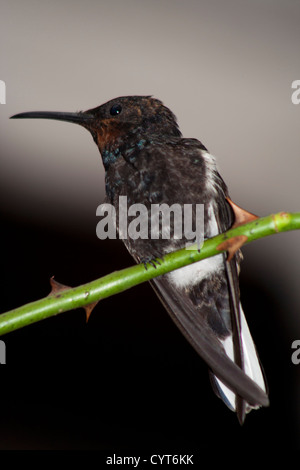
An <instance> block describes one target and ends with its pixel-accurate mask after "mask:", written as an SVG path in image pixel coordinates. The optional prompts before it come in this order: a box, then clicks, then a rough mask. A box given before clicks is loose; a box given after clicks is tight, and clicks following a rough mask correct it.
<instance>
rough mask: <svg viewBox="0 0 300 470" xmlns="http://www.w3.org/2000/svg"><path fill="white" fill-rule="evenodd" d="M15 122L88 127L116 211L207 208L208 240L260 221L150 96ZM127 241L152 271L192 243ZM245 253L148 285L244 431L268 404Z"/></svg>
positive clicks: (198, 144)
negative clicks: (247, 300) (247, 296)
mask: <svg viewBox="0 0 300 470" xmlns="http://www.w3.org/2000/svg"><path fill="white" fill-rule="evenodd" d="M12 118H14V119H15V118H18V119H19V118H42V119H54V120H59V121H66V122H71V123H76V124H79V125H80V126H83V127H84V128H85V129H87V130H88V131H89V132H90V133H91V135H92V137H93V139H94V141H95V143H96V145H97V146H98V148H99V151H100V154H101V157H102V161H103V165H104V169H105V189H106V201H107V202H108V203H110V204H112V206H113V207H115V209H116V212H117V214H118V211H119V200H120V199H119V198H120V196H126V197H127V202H128V204H129V205H131V204H137V203H141V204H144V205H145V206H146V207H147V208H150V207H151V205H153V204H163V203H164V204H168V205H169V206H172V205H173V204H179V205H181V206H182V205H183V204H194V205H195V204H203V206H204V239H208V238H211V237H214V236H216V235H218V234H220V233H223V232H225V231H226V230H228V229H230V228H231V227H233V226H234V225H238V224H241V223H245V222H246V221H248V220H252V219H253V218H255V216H254V215H253V214H251V213H249V212H247V211H245V210H243V209H242V208H240V207H239V206H237V205H236V204H234V203H233V202H232V200H231V199H230V197H229V193H228V189H227V186H226V184H225V182H224V181H223V179H222V177H221V176H220V174H219V171H218V169H217V164H216V159H215V158H214V156H212V155H211V154H210V153H209V151H208V150H207V148H206V147H205V146H204V145H203V144H202V143H201V142H200V141H199V140H197V139H194V138H184V137H183V136H182V134H181V131H180V129H179V127H178V124H177V119H176V117H175V115H174V114H173V112H172V111H171V110H170V109H169V108H167V107H166V106H165V105H164V104H163V103H162V102H161V101H160V100H158V99H156V98H153V97H152V96H122V97H119V98H115V99H112V100H110V101H108V102H106V103H104V104H102V105H101V106H98V107H96V108H92V109H89V110H87V111H80V112H75V113H67V112H52V111H51V112H48V111H37V112H25V113H21V114H16V115H14V116H12ZM193 217H194V213H193ZM116 220H118V217H117V218H116ZM117 228H118V227H117ZM162 230H163V228H161V229H160V234H161V231H162ZM119 236H120V233H119ZM122 238H123V242H124V243H125V245H126V248H127V249H128V250H129V252H130V254H131V255H132V256H133V258H134V260H135V261H136V262H137V263H144V264H145V267H147V263H148V262H150V263H151V264H153V265H154V266H155V263H156V262H159V259H162V258H163V256H164V255H165V254H166V253H168V252H171V251H175V250H177V249H180V248H183V247H185V246H186V242H187V240H186V239H185V237H184V236H182V237H181V238H180V237H179V238H178V237H177V238H176V237H174V236H172V233H171V236H170V238H169V239H162V237H155V239H153V238H151V237H150V238H148V239H143V238H137V239H131V238H130V237H122ZM239 248H240V247H238V248H237V249H235V250H233V252H231V253H230V256H227V255H226V253H220V254H218V255H216V256H215V257H212V258H209V259H204V260H201V261H198V262H196V263H193V264H192V265H189V266H185V267H183V268H179V269H177V270H175V271H172V272H170V273H167V274H165V275H162V276H159V277H157V278H155V279H153V280H152V281H150V283H151V285H152V287H153V289H154V291H155V292H156V294H157V295H158V297H159V299H160V300H161V302H162V304H163V305H164V307H165V308H166V310H167V311H168V313H169V314H170V316H171V318H172V319H173V320H174V322H175V324H176V325H177V326H178V328H179V329H180V330H181V332H182V333H183V335H184V336H185V337H186V339H187V340H188V341H189V342H190V344H191V345H192V346H193V348H194V349H195V350H196V351H197V353H198V354H199V355H200V357H202V359H203V360H204V361H205V362H206V363H207V365H208V368H209V374H210V379H211V384H212V386H213V390H214V391H215V393H216V395H217V396H218V397H219V398H221V399H222V400H223V402H224V403H225V404H226V405H227V406H228V408H230V409H231V410H232V411H234V412H236V414H237V417H238V420H239V422H240V424H242V423H243V422H244V420H245V417H246V414H247V413H248V412H249V411H251V410H252V409H257V408H259V407H261V406H268V404H269V400H268V392H267V384H266V380H265V377H264V373H263V371H262V367H261V365H260V360H259V357H258V354H257V351H256V348H255V345H254V342H253V339H252V337H251V334H250V331H249V328H248V325H247V322H246V319H245V315H244V312H243V309H242V305H241V302H240V293H239V280H238V276H239V269H240V262H241V254H240V249H239Z"/></svg>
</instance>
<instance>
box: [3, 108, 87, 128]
mask: <svg viewBox="0 0 300 470" xmlns="http://www.w3.org/2000/svg"><path fill="white" fill-rule="evenodd" d="M10 119H54V120H55V121H66V122H73V123H75V124H80V125H81V126H84V127H89V124H91V122H92V121H93V120H94V119H95V116H93V115H92V114H89V113H85V112H78V113H63V112H58V111H31V112H29V113H20V114H15V115H14V116H11V118H10Z"/></svg>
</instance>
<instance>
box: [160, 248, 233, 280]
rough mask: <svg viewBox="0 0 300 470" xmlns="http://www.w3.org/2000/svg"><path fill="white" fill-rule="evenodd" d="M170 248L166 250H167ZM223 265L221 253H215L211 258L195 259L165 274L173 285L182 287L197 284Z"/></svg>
mask: <svg viewBox="0 0 300 470" xmlns="http://www.w3.org/2000/svg"><path fill="white" fill-rule="evenodd" d="M168 251H170V250H166V252H168ZM223 266H224V260H223V255H222V254H220V255H217V256H214V257H213V258H209V259H203V260H201V261H197V262H196V263H193V264H191V265H189V266H184V267H183V268H179V269H176V270H175V271H172V272H170V273H168V274H167V276H168V278H169V281H170V282H171V283H172V284H173V285H175V287H180V288H184V287H186V286H194V285H195V284H198V283H199V282H200V281H202V279H205V278H206V277H208V276H210V275H211V274H214V273H216V272H219V271H220V270H221V269H222V268H223Z"/></svg>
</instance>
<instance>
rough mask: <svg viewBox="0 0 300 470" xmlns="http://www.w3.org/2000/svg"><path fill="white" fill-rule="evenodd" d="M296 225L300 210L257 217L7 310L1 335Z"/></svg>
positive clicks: (299, 226)
mask: <svg viewBox="0 0 300 470" xmlns="http://www.w3.org/2000/svg"><path fill="white" fill-rule="evenodd" d="M296 229H300V212H298V213H293V214H292V213H286V212H280V213H278V214H273V215H269V216H267V217H263V218H260V219H257V220H254V221H253V222H250V223H248V224H245V225H242V226H239V227H236V228H233V229H231V230H229V231H227V232H226V233H223V234H221V235H218V236H216V237H214V238H211V239H209V240H206V241H205V242H204V244H203V246H202V247H201V251H200V252H199V251H198V250H197V247H196V246H195V249H188V250H187V249H182V250H178V251H176V252H173V253H169V254H167V255H165V256H164V259H163V260H160V263H161V264H156V268H154V267H153V266H152V265H150V264H148V265H147V269H145V266H144V264H139V265H135V266H133V267H130V268H126V269H122V270H121V271H115V272H113V273H111V274H108V275H107V276H104V277H102V278H100V279H97V280H95V281H92V282H89V283H88V284H84V285H81V286H79V287H75V288H68V289H66V290H63V291H60V292H57V293H53V294H51V295H49V296H47V297H45V298H43V299H41V300H37V301H35V302H31V303H29V304H26V305H24V306H22V307H19V308H16V309H14V310H11V311H9V312H6V313H3V314H1V315H0V336H1V335H4V334H6V333H9V332H11V331H14V330H16V329H18V328H22V327H24V326H27V325H30V324H31V323H34V322H37V321H40V320H43V319H45V318H48V317H51V316H53V315H57V314H59V313H62V312H66V311H68V310H73V309H75V308H79V307H85V306H87V305H89V304H92V303H94V302H97V301H99V300H101V299H104V298H106V297H109V296H111V295H115V294H117V293H119V292H123V291H124V290H126V289H129V288H131V287H134V286H136V285H137V284H141V283H142V282H145V281H148V280H150V279H152V278H154V277H157V276H160V275H162V274H166V273H168V272H169V271H172V270H174V269H178V268H181V267H183V266H186V265H188V264H191V263H194V262H196V261H200V260H202V259H204V258H209V257H211V256H215V255H217V254H219V253H221V252H222V250H220V249H218V246H219V245H220V244H221V243H222V242H224V241H226V240H229V239H230V238H233V237H236V236H238V235H245V236H246V237H247V240H246V243H249V242H252V241H254V240H257V239H259V238H263V237H266V236H269V235H272V234H276V233H279V232H285V231H289V230H296Z"/></svg>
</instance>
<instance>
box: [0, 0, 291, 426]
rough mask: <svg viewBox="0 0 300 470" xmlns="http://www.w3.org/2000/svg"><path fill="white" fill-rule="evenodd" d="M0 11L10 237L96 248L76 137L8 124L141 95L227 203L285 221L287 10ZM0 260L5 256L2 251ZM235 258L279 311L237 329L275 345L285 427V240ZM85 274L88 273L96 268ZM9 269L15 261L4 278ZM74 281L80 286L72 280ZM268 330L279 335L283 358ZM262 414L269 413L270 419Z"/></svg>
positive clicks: (83, 144)
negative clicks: (212, 166)
mask: <svg viewBox="0 0 300 470" xmlns="http://www.w3.org/2000/svg"><path fill="white" fill-rule="evenodd" d="M0 8H1V15H0V44H1V55H0V66H1V67H0V79H1V80H4V81H5V82H6V86H7V95H6V104H5V105H0V122H1V125H0V149H1V160H0V190H1V198H0V210H1V213H2V217H3V220H4V221H6V220H8V221H13V223H14V224H15V225H14V226H15V227H16V229H17V230H18V224H20V226H21V225H22V224H24V223H26V224H31V226H32V227H33V228H34V227H39V229H40V227H42V228H43V230H45V231H47V230H54V231H55V232H56V233H57V234H58V239H59V234H60V233H63V234H64V235H65V236H66V237H70V238H72V237H73V238H76V237H77V238H78V239H82V240H85V242H86V243H90V244H95V246H96V244H101V243H102V242H101V241H98V240H96V235H95V227H96V222H97V220H96V217H95V213H96V207H97V206H98V204H100V203H101V202H102V201H103V197H104V181H103V179H104V172H103V167H102V162H101V159H100V155H99V153H98V149H97V148H96V146H95V145H94V143H93V141H92V139H91V137H90V136H89V135H88V133H87V132H86V131H85V130H84V129H81V128H79V126H73V125H70V124H67V123H58V122H52V121H37V120H36V121H29V120H28V121H25V120H24V121H10V120H9V119H8V118H9V116H11V115H12V114H15V113H18V112H23V111H32V110H57V111H76V110H85V109H88V108H91V107H95V106H98V105H100V104H102V103H103V102H105V101H107V100H108V99H111V98H114V97H116V96H122V95H129V94H152V95H154V96H155V97H157V98H159V99H161V100H162V101H163V102H164V104H165V105H167V106H168V107H170V108H171V109H172V111H173V112H174V113H175V114H176V116H177V117H178V121H179V125H180V128H181V130H182V132H183V134H184V136H186V137H195V138H198V139H200V140H201V141H202V142H203V143H204V145H205V146H207V147H208V149H209V150H210V152H211V153H213V154H214V155H215V156H216V157H217V159H218V163H219V169H220V172H221V174H222V176H223V178H224V179H225V181H226V183H227V185H228V187H229V190H230V193H231V197H232V199H233V200H234V201H235V202H237V203H238V204H239V205H241V206H242V207H245V208H247V209H248V210H250V211H252V212H254V213H256V214H259V215H262V216H263V215H268V214H270V213H274V212H279V211H282V210H285V211H291V212H292V211H299V193H300V190H299V170H300V159H299V130H300V129H299V122H300V105H298V106H297V105H293V104H292V102H291V94H292V89H291V84H292V82H293V81H294V80H296V79H300V59H299V57H300V54H299V41H300V28H299V25H300V2H299V1H297V0H259V1H258V0H254V1H245V0H228V1H226V2H224V1H221V0H209V1H208V0H201V1H196V0H195V1H193V0H185V1H179V0H172V1H171V0H162V1H156V0H151V1H146V0H144V1H137V0H130V1H129V0H125V1H121V0H110V1H95V0H88V1H84V2H83V1H70V0H60V1H52V2H46V1H35V0H27V1H14V0H10V1H3V0H2V1H0ZM77 238H76V239H77ZM8 241H9V240H8ZM19 242H20V243H22V238H21V236H20V238H19ZM23 242H24V240H23ZM97 246H98V245H97ZM6 249H7V250H11V254H12V256H13V247H12V246H11V245H9V244H8V247H5V250H6ZM24 249H26V247H24ZM44 255H45V253H44V252H43V250H41V252H40V256H44ZM244 255H245V261H244V264H243V272H244V273H246V274H244V276H245V277H246V278H247V280H248V281H249V280H250V281H249V282H250V284H251V283H252V284H255V285H259V288H260V289H261V290H262V291H264V292H267V294H268V296H270V297H272V302H273V305H277V306H278V305H280V309H279V310H280V317H276V318H274V319H273V317H272V312H271V311H267V310H268V303H266V309H267V310H266V311H262V309H261V308H260V307H261V306H257V312H256V311H255V310H256V308H255V306H256V304H255V301H253V306H254V311H252V313H250V314H248V317H249V315H250V319H249V322H250V323H251V322H252V323H253V324H255V322H257V321H258V322H260V321H263V320H260V319H259V318H257V317H259V316H261V315H267V318H268V319H269V320H268V322H264V323H263V327H264V329H265V331H263V333H261V334H262V338H263V340H262V341H261V344H259V350H260V351H261V350H263V349H265V350H266V351H267V350H268V348H271V347H272V348H274V346H275V348H274V350H273V360H274V379H272V387H277V386H279V383H280V381H281V380H282V378H281V377H280V376H276V362H277V361H281V360H282V358H283V357H284V361H285V362H284V363H283V370H284V368H286V369H288V370H289V371H290V373H291V376H292V382H291V383H292V389H291V390H288V391H287V396H288V397H290V399H291V401H292V408H291V410H290V411H291V412H292V413H293V419H294V420H295V422H294V424H295V423H298V422H299V421H300V407H299V405H298V400H297V396H299V393H300V380H299V374H300V365H299V366H294V365H291V360H290V356H291V353H292V350H291V343H292V341H293V340H295V339H300V319H299V318H300V317H299V306H300V289H299V265H300V250H299V234H298V233H296V232H294V233H287V234H280V235H277V236H275V237H271V238H267V239H264V240H261V241H258V242H256V243H253V244H251V245H249V246H248V247H246V248H245V249H244ZM46 258H47V257H46ZM126 262H127V265H128V260H126ZM93 265H94V268H93V269H94V270H95V272H96V267H97V265H98V260H97V259H93ZM125 265H126V264H125ZM18 269H19V268H18V262H16V266H15V275H16V276H17V271H18ZM116 269H117V268H116ZM96 276H97V273H96ZM60 280H61V281H62V282H63V279H60ZM88 280H90V279H89V278H88V276H86V277H85V276H84V275H83V277H82V280H81V282H87V281H88ZM43 282H45V283H46V282H47V280H45V279H43ZM106 305H108V304H106ZM13 306H17V305H15V304H14V303H13V304H12V305H11V306H10V307H8V308H12V307H13ZM270 309H271V307H270ZM256 314H257V317H256ZM111 315H113V313H112V312H111ZM274 315H275V314H274ZM273 321H274V322H275V323H277V325H280V327H279V330H280V329H282V334H283V335H284V341H283V342H282V344H281V348H283V350H282V349H278V348H277V347H276V345H277V340H276V337H274V334H277V333H276V331H278V330H275V333H274V331H273V329H272V325H273ZM44 327H45V328H46V326H44ZM116 327H117V325H116ZM7 357H8V359H7V361H8V362H9V353H8V354H7ZM266 373H267V376H268V370H266ZM205 380H206V377H205ZM276 406H279V407H280V401H278V403H277V404H276V405H274V408H273V411H272V412H273V413H274V414H276V412H278V410H277V409H276ZM225 419H226V418H225ZM266 419H267V418H266ZM295 425H296V424H295ZM297 426H298V424H297ZM296 432H297V435H299V434H298V433H299V427H297V431H296Z"/></svg>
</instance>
